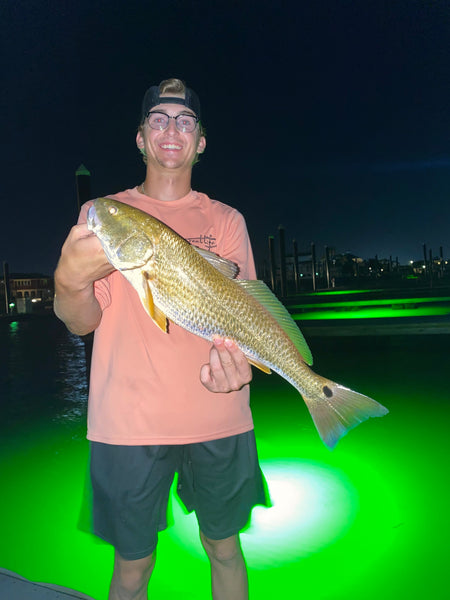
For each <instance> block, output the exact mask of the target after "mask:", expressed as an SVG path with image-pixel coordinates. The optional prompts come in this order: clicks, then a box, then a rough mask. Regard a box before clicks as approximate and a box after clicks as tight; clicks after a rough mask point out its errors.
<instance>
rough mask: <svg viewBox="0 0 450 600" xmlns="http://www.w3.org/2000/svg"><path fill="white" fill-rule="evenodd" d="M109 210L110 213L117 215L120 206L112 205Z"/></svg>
mask: <svg viewBox="0 0 450 600" xmlns="http://www.w3.org/2000/svg"><path fill="white" fill-rule="evenodd" d="M108 212H109V214H110V215H116V214H117V212H118V208H117V207H116V206H110V207H109V208H108Z"/></svg>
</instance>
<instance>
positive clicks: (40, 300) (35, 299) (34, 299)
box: [31, 298, 42, 302]
mask: <svg viewBox="0 0 450 600" xmlns="http://www.w3.org/2000/svg"><path fill="white" fill-rule="evenodd" d="M31 302H42V298H32V299H31Z"/></svg>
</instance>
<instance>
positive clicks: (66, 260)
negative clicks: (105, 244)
mask: <svg viewBox="0 0 450 600" xmlns="http://www.w3.org/2000/svg"><path fill="white" fill-rule="evenodd" d="M113 271H114V267H113V266H112V265H111V264H110V263H109V262H108V260H107V258H106V256H105V253H104V252H103V248H102V246H101V244H100V241H99V239H98V238H97V236H96V235H94V234H93V233H92V232H91V231H89V229H88V228H87V225H84V224H82V225H75V226H74V227H72V229H71V230H70V233H69V235H68V236H67V239H66V241H65V242H64V245H63V247H62V250H61V258H60V260H59V263H58V267H57V269H56V273H55V275H56V277H57V279H58V280H59V281H60V283H61V284H62V285H67V286H68V287H70V288H72V289H74V290H75V291H79V290H81V289H83V288H86V287H88V286H90V285H91V284H92V283H93V282H94V281H97V280H98V279H102V277H106V275H109V274H110V273H112V272H113Z"/></svg>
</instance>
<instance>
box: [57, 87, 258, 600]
mask: <svg viewBox="0 0 450 600" xmlns="http://www.w3.org/2000/svg"><path fill="white" fill-rule="evenodd" d="M136 143H137V146H138V148H139V150H140V151H141V152H142V154H143V155H144V161H145V163H146V177H145V180H144V182H143V183H142V184H140V185H138V186H137V187H135V188H133V189H130V190H126V191H124V192H120V193H118V194H115V195H114V196H112V197H114V198H116V199H118V200H120V201H121V202H125V203H128V204H130V205H133V206H136V207H137V208H140V209H141V210H144V211H146V212H148V213H150V214H152V215H153V216H155V217H157V218H158V219H160V220H161V221H163V222H164V223H166V224H167V225H169V226H170V227H172V228H173V229H175V231H177V232H178V233H179V234H180V235H182V236H183V237H185V238H186V239H188V240H190V241H191V242H192V243H193V244H194V245H197V246H201V247H205V248H207V249H209V250H212V251H214V252H216V253H217V254H219V255H221V256H223V257H225V258H228V259H230V260H232V261H233V262H235V263H237V264H238V265H239V268H240V272H239V276H240V277H242V278H243V279H252V278H255V277H256V274H255V269H254V264H253V257H252V252H251V247H250V243H249V240H248V235H247V230H246V226H245V222H244V219H243V217H242V215H240V213H238V212H237V211H236V210H235V209H232V208H230V207H229V206H226V205H224V204H222V203H220V202H217V201H215V200H211V199H210V198H208V196H206V195H205V194H201V193H198V192H195V191H192V189H191V172H192V166H193V164H194V162H195V161H196V158H197V155H198V154H200V153H202V152H203V151H204V150H205V147H206V140H205V136H204V134H203V130H202V127H201V123H200V103H199V100H198V97H197V95H196V94H195V92H193V91H192V90H191V89H189V88H187V87H186V86H185V85H184V84H183V83H182V82H181V81H180V80H178V79H169V80H166V81H163V82H162V83H161V84H160V85H159V86H152V87H151V88H149V89H148V90H147V92H146V94H145V96H144V100H143V105H142V117H141V124H140V127H139V131H138V134H137V137H136ZM89 204H90V203H89V202H88V203H87V204H86V205H84V206H83V207H82V210H81V213H80V218H79V224H78V225H76V226H75V227H73V228H72V230H71V232H70V234H69V236H68V238H67V240H66V241H65V243H64V246H63V248H62V251H61V258H60V260H59V263H58V266H57V269H56V272H55V290H56V293H55V312H56V314H57V315H58V317H59V318H60V319H62V320H63V321H64V322H65V323H66V325H67V327H68V328H69V329H70V330H71V331H72V332H74V333H77V334H79V335H84V334H87V333H89V332H91V331H93V330H95V337H94V347H93V356H92V366H91V383H90V392H89V411H88V439H89V440H90V444H91V479H92V487H93V492H94V498H93V516H94V531H95V533H96V534H97V535H99V536H100V537H102V538H103V539H105V540H107V541H108V542H110V543H111V544H113V545H114V548H115V561H114V572H113V577H112V582H111V588H110V595H109V598H110V600H119V599H120V600H123V599H131V598H133V599H136V600H144V599H146V598H147V586H148V582H149V580H150V576H151V573H152V571H153V567H154V564H155V549H156V544H157V536H158V531H161V530H162V529H164V528H165V527H166V516H165V514H166V508H167V500H168V495H169V489H170V486H171V483H172V481H173V477H174V474H175V472H178V488H177V491H178V494H179V496H180V497H181V499H182V501H183V502H184V504H185V505H186V508H187V509H188V510H195V511H196V515H197V519H198V522H199V528H200V538H201V541H202V544H203V546H204V548H205V550H206V553H207V555H208V557H209V559H210V562H211V578H212V595H213V598H214V600H228V599H229V600H244V599H246V598H248V583H247V574H246V567H245V562H244V558H243V555H242V552H241V548H240V542H239V531H240V529H242V527H244V525H245V524H246V522H247V520H248V518H249V515H250V512H251V509H252V507H253V506H254V505H255V504H266V500H265V494H264V486H263V480H262V475H261V471H260V468H259V464H258V458H257V454H256V446H255V440H254V434H253V422H252V416H251V411H250V406H249V385H248V384H249V382H250V380H251V368H250V366H249V364H248V362H247V360H246V358H245V356H244V355H243V354H242V352H241V351H240V350H239V349H238V348H237V346H235V345H234V344H233V343H232V342H231V340H226V339H225V340H223V339H217V340H215V342H214V344H213V346H212V347H211V346H210V344H209V343H208V342H206V341H205V340H202V339H200V338H198V337H196V336H193V335H192V334H189V333H188V332H186V331H185V330H183V329H181V328H180V327H178V326H176V325H175V324H173V323H170V327H169V333H168V334H166V333H164V332H162V331H161V330H159V328H158V327H156V326H155V325H154V324H153V322H152V321H151V319H149V318H148V316H147V314H146V313H145V311H144V310H143V308H142V306H141V303H140V300H139V298H138V295H137V294H136V293H135V291H134V290H133V288H132V287H131V286H130V284H129V283H128V282H127V281H126V279H125V278H124V277H123V276H122V275H121V274H120V273H119V272H118V271H115V270H114V269H113V267H112V266H111V265H110V264H109V263H108V261H107V260H106V258H105V255H104V253H103V250H102V248H101V246H100V243H99V241H98V239H97V238H96V237H95V235H92V234H91V232H90V231H88V229H87V227H86V214H87V210H88V208H89Z"/></svg>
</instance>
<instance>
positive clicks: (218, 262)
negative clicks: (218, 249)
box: [192, 246, 239, 279]
mask: <svg viewBox="0 0 450 600" xmlns="http://www.w3.org/2000/svg"><path fill="white" fill-rule="evenodd" d="M192 247H193V248H194V250H196V251H197V252H198V253H199V254H200V256H201V257H203V258H204V259H205V260H207V261H208V262H209V264H210V265H212V266H213V267H214V268H215V269H217V270H218V271H220V272H221V273H222V275H225V277H228V278H229V279H234V278H235V277H236V276H237V274H238V273H239V266H238V265H237V264H236V263H234V262H232V261H231V260H228V259H226V258H222V257H221V256H219V255H218V254H214V252H210V251H209V250H205V249H204V248H198V247H197V246H192Z"/></svg>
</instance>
